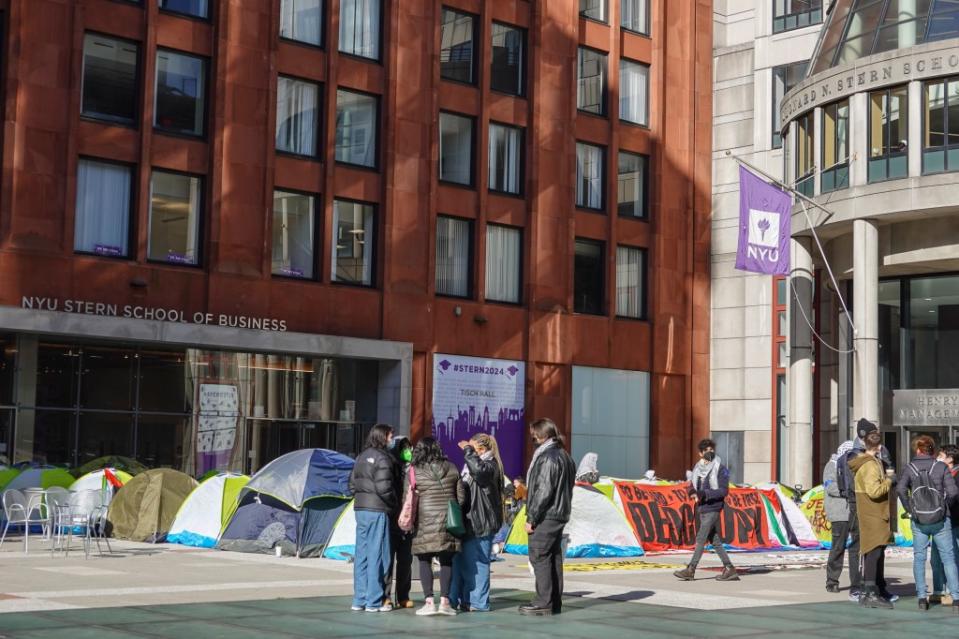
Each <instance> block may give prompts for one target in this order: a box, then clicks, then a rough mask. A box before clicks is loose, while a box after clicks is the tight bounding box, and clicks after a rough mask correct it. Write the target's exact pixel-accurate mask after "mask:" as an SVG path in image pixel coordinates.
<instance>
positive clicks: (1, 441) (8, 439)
mask: <svg viewBox="0 0 959 639" xmlns="http://www.w3.org/2000/svg"><path fill="white" fill-rule="evenodd" d="M16 414H17V411H15V410H14V409H12V408H9V409H0V464H2V465H4V466H9V465H10V464H12V463H14V461H15V455H14V453H13V450H14V449H13V423H14V420H15V418H16Z"/></svg>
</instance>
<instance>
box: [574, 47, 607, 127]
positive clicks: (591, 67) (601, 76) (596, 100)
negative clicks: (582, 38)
mask: <svg viewBox="0 0 959 639" xmlns="http://www.w3.org/2000/svg"><path fill="white" fill-rule="evenodd" d="M577 71H578V73H577V76H576V77H577V86H576V108H578V109H579V110H580V111H586V112H587V113H595V114H597V115H606V54H605V53H600V52H599V51H593V50H592V49H586V48H583V47H580V48H579V63H578V65H577Z"/></svg>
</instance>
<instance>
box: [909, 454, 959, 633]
mask: <svg viewBox="0 0 959 639" xmlns="http://www.w3.org/2000/svg"><path fill="white" fill-rule="evenodd" d="M912 452H913V455H914V457H913V458H912V462H911V463H910V464H909V465H908V466H907V467H906V470H905V472H904V473H903V478H902V481H901V482H900V483H899V487H898V489H897V492H898V494H899V500H900V501H901V502H902V506H903V508H904V509H905V510H906V513H907V514H908V516H909V517H910V519H911V520H912V522H911V523H912V574H913V577H915V580H916V596H917V597H918V598H919V609H920V610H929V599H928V598H927V596H926V594H927V593H926V549H927V548H928V547H929V542H930V541H932V543H933V544H935V546H936V549H937V550H938V553H939V557H940V558H941V559H942V565H943V571H944V572H945V575H946V586H947V587H948V588H949V594H951V595H952V610H953V613H955V614H959V571H957V569H956V557H955V551H954V544H955V541H954V538H953V536H952V520H951V519H950V517H949V509H950V506H951V507H952V508H956V506H955V503H954V502H955V500H956V497H957V496H959V490H957V489H956V482H955V480H954V479H953V477H952V474H951V473H950V472H949V468H948V467H947V466H946V464H945V463H944V462H941V461H939V460H938V459H936V458H935V456H934V455H935V452H936V445H935V443H934V442H933V441H932V438H931V437H929V436H928V435H920V436H919V437H916V438H915V439H914V440H912Z"/></svg>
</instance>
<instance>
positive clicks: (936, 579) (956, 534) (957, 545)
mask: <svg viewBox="0 0 959 639" xmlns="http://www.w3.org/2000/svg"><path fill="white" fill-rule="evenodd" d="M952 540H953V546H952V549H953V552H955V553H959V526H953V528H952ZM956 565H957V569H959V554H956ZM945 583H946V570H945V568H944V567H943V564H942V557H941V556H940V555H939V548H938V547H937V546H936V545H935V544H933V546H932V594H934V595H939V594H942V592H943V584H945Z"/></svg>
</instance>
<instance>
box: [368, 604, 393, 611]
mask: <svg viewBox="0 0 959 639" xmlns="http://www.w3.org/2000/svg"><path fill="white" fill-rule="evenodd" d="M392 610H393V606H391V605H390V604H383V605H382V606H380V607H379V608H367V609H366V612H391V611H392Z"/></svg>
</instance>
